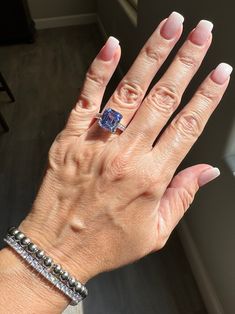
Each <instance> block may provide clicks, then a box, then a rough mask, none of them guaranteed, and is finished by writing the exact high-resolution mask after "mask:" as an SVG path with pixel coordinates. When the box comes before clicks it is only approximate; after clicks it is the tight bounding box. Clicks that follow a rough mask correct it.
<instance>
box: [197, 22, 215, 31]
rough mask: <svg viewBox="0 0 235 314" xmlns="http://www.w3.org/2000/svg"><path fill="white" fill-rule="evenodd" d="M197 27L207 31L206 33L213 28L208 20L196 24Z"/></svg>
mask: <svg viewBox="0 0 235 314" xmlns="http://www.w3.org/2000/svg"><path fill="white" fill-rule="evenodd" d="M198 26H200V27H203V28H204V29H206V30H208V32H211V31H212V29H213V27H214V24H213V23H212V22H210V21H208V20H201V21H200V22H199V23H198Z"/></svg>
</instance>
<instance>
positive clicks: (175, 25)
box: [161, 12, 184, 39]
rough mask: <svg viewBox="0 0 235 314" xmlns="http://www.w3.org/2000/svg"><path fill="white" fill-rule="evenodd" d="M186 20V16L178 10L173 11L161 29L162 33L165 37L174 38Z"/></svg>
mask: <svg viewBox="0 0 235 314" xmlns="http://www.w3.org/2000/svg"><path fill="white" fill-rule="evenodd" d="M183 22H184V17H183V16H182V15H181V14H179V13H178V12H172V13H171V15H170V16H169V17H168V19H167V20H166V22H165V23H164V25H163V26H162V29H161V35H162V36H163V37H164V38H165V39H172V38H174V37H175V36H176V35H177V33H178V31H179V29H180V28H181V26H182V24H183Z"/></svg>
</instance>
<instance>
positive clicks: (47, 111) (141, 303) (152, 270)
mask: <svg viewBox="0 0 235 314" xmlns="http://www.w3.org/2000/svg"><path fill="white" fill-rule="evenodd" d="M101 45H102V37H101V35H100V33H99V30H98V28H97V26H96V25H95V24H93V25H89V26H76V27H67V28H57V29H50V30H43V31H40V32H38V36H37V40H36V42H35V44H28V45H13V46H6V47H0V69H1V72H2V73H3V74H4V75H5V78H6V79H7V81H8V84H9V85H10V86H11V88H12V91H13V93H14V95H15V98H16V102H15V103H9V101H8V98H7V96H6V95H5V94H4V93H0V111H1V112H2V114H3V115H4V116H5V118H6V120H7V122H8V124H9V126H10V132H9V133H4V132H2V131H0V204H1V208H0V238H1V239H2V238H3V236H4V234H5V232H6V230H7V228H8V227H9V226H11V225H17V224H18V223H19V222H20V221H21V220H22V219H23V218H24V217H25V215H27V213H28V211H29V210H30V207H31V204H32V202H33V199H34V197H35V195H36V192H37V188H38V185H39V182H40V179H41V176H42V172H43V168H44V165H45V160H46V157H47V151H48V149H49V147H50V145H51V143H52V141H53V139H54V137H55V135H56V134H57V133H58V132H59V131H60V130H61V129H62V128H63V126H64V123H65V121H66V117H67V115H68V113H69V111H70V110H71V108H72V106H73V104H74V103H75V100H76V97H77V94H78V92H79V89H80V88H81V85H82V81H83V77H84V73H85V71H86V69H87V67H88V66H89V64H90V62H91V60H92V59H93V57H94V56H95V55H96V53H97V52H98V50H99V48H100V47H101ZM117 79H118V78H117V75H116V76H114V78H113V79H112V82H111V84H110V87H109V89H108V92H107V94H106V99H107V98H108V97H109V95H110V93H111V92H112V90H113V88H114V86H115V85H116V83H117ZM0 245H1V247H2V246H3V242H1V243H0ZM88 289H89V297H88V298H87V300H85V301H84V303H83V308H84V309H83V312H84V313H85V314H158V313H159V314H206V313H207V311H206V310H205V307H204V305H203V302H202V300H201V297H200V294H199V292H198V289H197V286H196V284H195V280H194V278H193V275H192V272H191V270H190V267H189V264H188V262H187V259H186V257H185V254H184V251H183V249H182V246H181V243H180V241H179V238H178V236H177V233H176V232H174V234H173V235H172V237H171V238H170V240H169V241H168V243H167V246H166V247H165V248H164V249H163V250H162V251H161V252H159V253H156V254H153V255H150V256H148V257H146V258H144V259H142V260H141V261H139V262H136V263H135V264H133V265H130V266H127V267H124V268H122V269H119V270H116V271H113V272H111V273H105V274H102V275H100V276H98V277H97V278H95V279H93V280H92V281H91V282H89V283H88ZM74 310H75V309H74ZM76 312H77V313H78V311H76ZM67 313H68V312H67ZM70 313H72V312H71V311H70ZM73 313H75V312H73Z"/></svg>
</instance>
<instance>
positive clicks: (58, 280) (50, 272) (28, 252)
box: [4, 227, 88, 305]
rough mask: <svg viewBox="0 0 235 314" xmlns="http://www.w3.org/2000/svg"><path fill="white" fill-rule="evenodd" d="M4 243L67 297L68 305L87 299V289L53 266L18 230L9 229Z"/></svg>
mask: <svg viewBox="0 0 235 314" xmlns="http://www.w3.org/2000/svg"><path fill="white" fill-rule="evenodd" d="M4 241H5V242H6V243H7V244H8V245H9V246H10V247H12V248H13V249H14V250H15V251H16V252H17V253H18V254H19V255H20V256H21V257H23V259H24V260H25V261H26V262H27V263H28V264H30V265H31V266H32V267H33V268H34V269H35V270H36V271H38V272H39V273H40V274H41V275H42V276H43V277H44V278H46V279H47V280H49V281H50V282H51V283H52V284H53V285H54V286H55V287H57V288H58V289H59V290H60V291H62V292H63V293H64V294H65V295H66V296H68V297H69V298H70V299H71V300H72V301H71V303H70V305H77V304H78V303H79V302H80V301H82V300H83V299H84V298H86V297H87V295H88V291H87V288H86V287H85V286H84V285H82V284H81V283H80V282H79V281H78V280H76V279H75V278H74V277H72V276H71V275H70V274H69V273H68V272H67V271H65V270H63V269H62V268H61V266H60V265H59V264H55V263H54V262H53V260H52V258H51V257H49V256H47V255H46V254H45V252H44V251H42V250H41V249H40V248H38V247H37V245H36V244H34V243H33V242H32V241H31V240H30V239H29V238H28V237H26V236H25V235H24V234H23V232H21V231H20V230H19V229H17V228H16V227H11V228H10V229H9V230H8V232H7V235H6V237H5V238H4Z"/></svg>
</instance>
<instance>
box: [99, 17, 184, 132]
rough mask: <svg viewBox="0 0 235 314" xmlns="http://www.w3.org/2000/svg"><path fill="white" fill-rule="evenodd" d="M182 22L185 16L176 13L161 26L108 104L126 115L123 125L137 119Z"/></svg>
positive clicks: (176, 37)
mask: <svg viewBox="0 0 235 314" xmlns="http://www.w3.org/2000/svg"><path fill="white" fill-rule="evenodd" d="M182 23H183V17H182V16H181V15H180V14H179V13H176V12H173V13H172V14H171V15H170V16H169V18H168V19H166V20H164V21H162V22H161V23H160V25H159V26H158V27H157V29H156V30H155V31H154V33H153V34H152V36H151V37H150V38H149V39H148V41H147V42H146V44H145V45H144V47H143V48H142V49H141V51H140V53H139V55H138V56H137V58H136V60H135V62H134V63H133V65H132V66H131V68H130V70H129V71H128V73H127V74H126V75H125V76H124V78H123V79H122V81H121V82H120V84H119V85H118V87H117V89H116V90H115V92H114V94H113V95H112V97H111V98H110V100H109V101H108V103H107V104H106V106H105V108H112V109H114V110H115V111H118V112H120V113H121V114H122V115H123V119H122V121H121V123H122V124H123V125H127V124H128V123H129V121H130V120H131V118H132V117H133V115H134V113H135V112H136V110H137V108H138V107H139V105H140V103H141V102H142V99H143V97H144V95H145V93H146V91H147V89H148V87H149V84H150V83H151V81H152V79H153V78H154V76H155V74H156V72H157V71H158V70H159V68H160V67H161V65H162V64H163V62H164V61H165V60H166V58H167V56H168V55H169V53H170V52H171V50H172V48H173V47H174V45H175V44H176V42H177V41H178V39H179V38H180V35H181V33H182V28H183V27H182ZM94 127H97V125H94Z"/></svg>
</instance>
